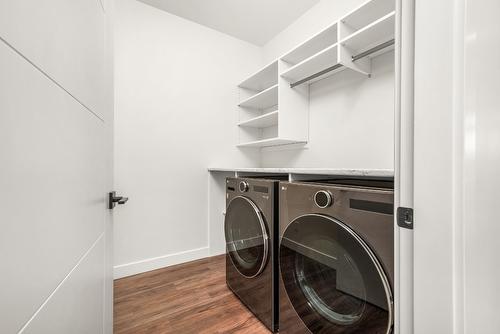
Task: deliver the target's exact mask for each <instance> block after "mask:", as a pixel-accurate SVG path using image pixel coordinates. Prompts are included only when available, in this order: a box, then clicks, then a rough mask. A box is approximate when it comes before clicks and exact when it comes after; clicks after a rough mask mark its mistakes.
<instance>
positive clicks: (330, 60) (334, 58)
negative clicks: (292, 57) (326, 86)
mask: <svg viewBox="0 0 500 334" xmlns="http://www.w3.org/2000/svg"><path fill="white" fill-rule="evenodd" d="M337 47H338V46H337V45H336V44H335V45H332V46H330V47H328V48H326V49H325V50H322V51H320V52H318V53H316V54H315V55H313V56H311V57H309V58H307V59H305V60H303V61H302V62H300V63H298V64H297V65H295V66H293V67H291V68H289V69H288V70H286V71H284V72H283V73H282V74H281V76H282V77H283V78H285V79H286V80H288V81H289V82H296V81H299V80H302V79H304V78H306V77H308V76H311V75H313V74H316V73H318V72H320V71H322V70H325V69H327V68H329V67H332V66H335V65H337V64H339V62H338V51H337ZM342 69H343V67H340V68H339V69H338V70H337V71H341V70H342ZM335 72H336V71H331V72H328V73H327V75H332V74H333V73H335ZM322 78H323V77H318V78H315V80H314V81H316V80H320V79H322ZM311 82H312V81H311Z"/></svg>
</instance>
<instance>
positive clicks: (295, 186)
mask: <svg viewBox="0 0 500 334" xmlns="http://www.w3.org/2000/svg"><path fill="white" fill-rule="evenodd" d="M393 203H394V191H393V183H392V182H385V181H374V182H369V181H349V180H344V181H342V180H337V181H334V182H333V183H326V182H322V183H289V182H282V183H281V184H280V233H279V236H280V238H279V240H280V246H279V252H280V254H279V265H280V278H279V284H280V325H279V326H280V332H283V333H286V334H295V333H297V334H298V333H301V334H302V333H313V334H317V333H322V334H323V333H333V334H335V333H342V334H350V333H356V334H365V333H369V334H387V333H391V331H392V328H393V312H394V311H393V297H392V285H393V279H394V277H393V276H394V263H393V262H394V229H393V226H394V222H393V210H394V209H393Z"/></svg>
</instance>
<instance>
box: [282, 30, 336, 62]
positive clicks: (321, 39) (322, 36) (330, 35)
mask: <svg viewBox="0 0 500 334" xmlns="http://www.w3.org/2000/svg"><path fill="white" fill-rule="evenodd" d="M337 40H338V39H337V22H335V23H334V24H332V25H331V26H329V27H327V28H326V29H324V30H322V31H321V32H319V33H318V34H316V35H315V36H313V37H311V38H309V39H308V40H306V41H305V42H304V43H302V44H300V45H299V46H297V47H296V48H295V49H293V50H291V51H289V52H288V53H286V54H285V55H284V56H282V57H281V60H283V61H285V62H287V63H289V64H292V65H295V64H298V63H300V62H302V61H303V60H305V59H307V58H309V57H311V56H312V55H314V54H316V53H318V52H320V51H321V50H324V49H326V48H328V47H330V46H331V45H334V44H336V43H337Z"/></svg>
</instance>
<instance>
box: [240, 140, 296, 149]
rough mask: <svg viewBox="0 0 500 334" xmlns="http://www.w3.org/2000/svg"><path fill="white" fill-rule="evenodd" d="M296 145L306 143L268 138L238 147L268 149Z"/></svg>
mask: <svg viewBox="0 0 500 334" xmlns="http://www.w3.org/2000/svg"><path fill="white" fill-rule="evenodd" d="M296 143H304V142H301V141H297V140H290V139H283V138H266V139H261V140H255V141H250V142H246V143H241V144H238V147H266V146H278V145H287V144H296Z"/></svg>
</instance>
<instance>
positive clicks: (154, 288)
mask: <svg viewBox="0 0 500 334" xmlns="http://www.w3.org/2000/svg"><path fill="white" fill-rule="evenodd" d="M114 285H115V286H114V293H115V299H114V333H116V334H129V333H130V334H131V333H133V334H140V333H148V334H154V333H176V334H190V333H193V334H194V333H197V334H203V333H205V334H216V333H240V334H246V333H247V334H261V333H262V334H269V333H270V332H269V331H268V330H267V328H266V327H265V326H264V325H262V324H261V323H260V322H259V321H258V320H257V319H256V318H255V317H254V316H253V315H252V313H251V312H250V311H249V310H248V309H247V308H246V307H245V306H244V305H243V304H241V302H240V301H239V299H238V298H236V297H235V296H234V295H233V294H232V292H231V291H230V290H229V289H228V288H227V286H226V282H225V256H224V255H221V256H215V257H211V258H206V259H202V260H198V261H193V262H189V263H184V264H180V265H176V266H172V267H168V268H164V269H159V270H155V271H150V272H147V273H144V274H140V275H135V276H131V277H126V278H122V279H119V280H116V281H115V284H114Z"/></svg>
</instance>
